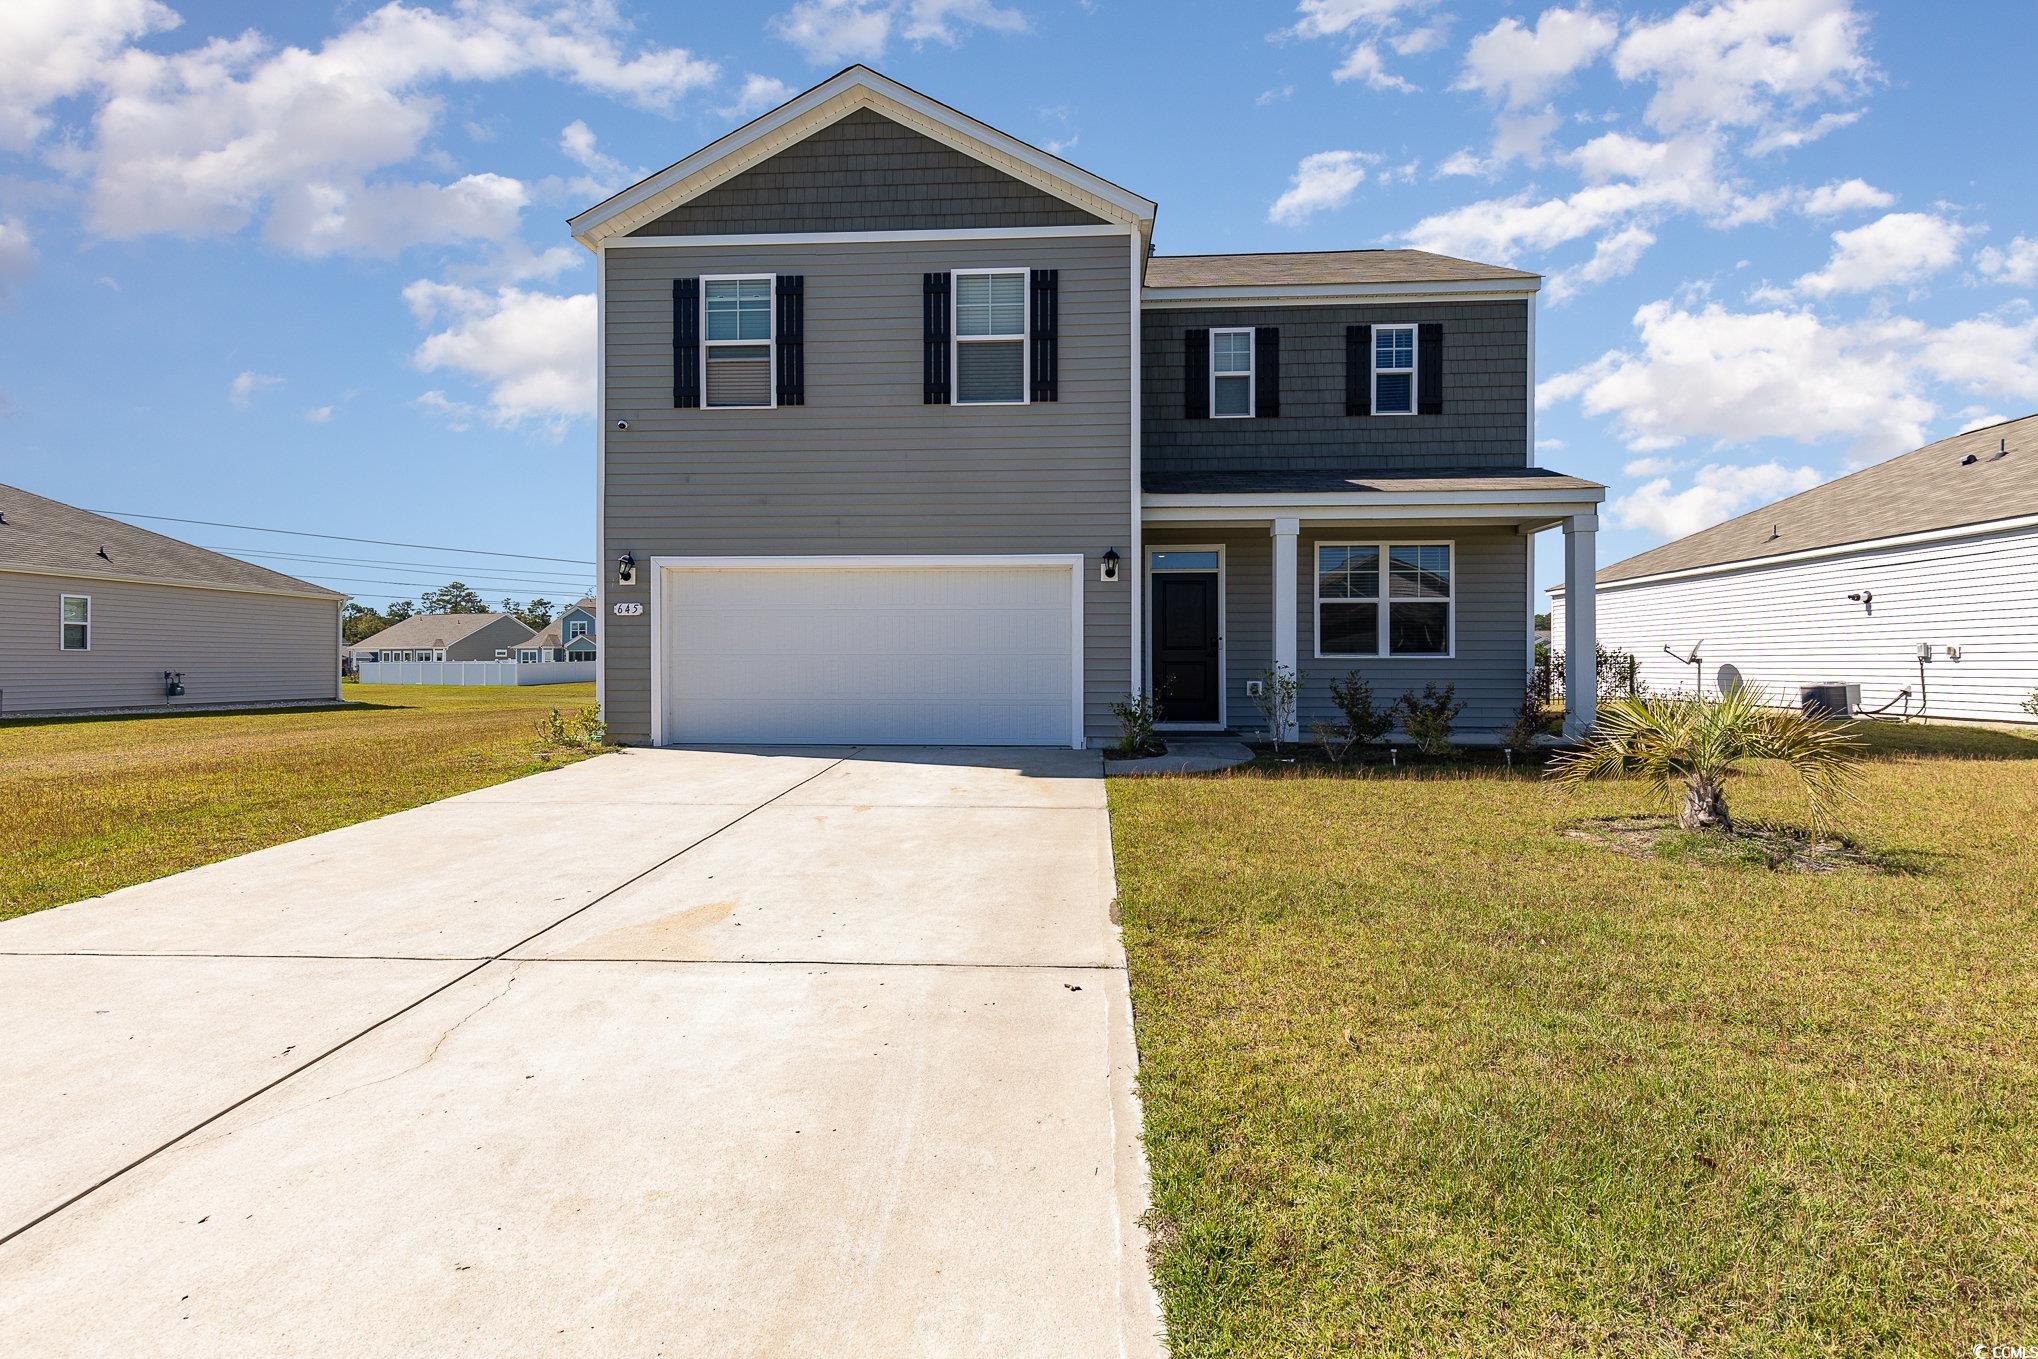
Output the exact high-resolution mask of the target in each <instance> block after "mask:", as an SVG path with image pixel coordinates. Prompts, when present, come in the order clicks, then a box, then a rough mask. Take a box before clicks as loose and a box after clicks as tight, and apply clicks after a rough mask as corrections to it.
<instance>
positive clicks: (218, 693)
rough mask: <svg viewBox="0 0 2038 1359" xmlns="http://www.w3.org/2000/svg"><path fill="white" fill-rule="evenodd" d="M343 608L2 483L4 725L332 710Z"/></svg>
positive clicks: (316, 591)
mask: <svg viewBox="0 0 2038 1359" xmlns="http://www.w3.org/2000/svg"><path fill="white" fill-rule="evenodd" d="M345 600H346V596H345V595H342V594H339V593H337V592H335V591H332V590H327V589H323V588H321V587H320V586H317V585H312V584H309V583H307V582H305V581H301V580H297V579H295V578H294V577H291V576H286V575H284V574H282V573H281V572H278V571H271V570H269V569H268V568H267V567H263V566H255V565H253V564H252V563H249V562H244V561H241V560H239V559H238V558H234V557H228V556H224V555H222V554H221V553H218V552H210V551H207V550H206V549H205V548H202V547H193V546H192V545H191V544H190V543H184V542H179V541H178V540H177V539H175V538H166V537H164V536H163V535H162V534H160V533H151V532H149V531H148V530H147V529H140V528H136V527H134V525H132V524H124V523H121V522H120V521H119V520H117V519H107V518H105V517H103V516H101V515H97V514H93V513H91V512H90V511H88V510H81V509H77V508H75V507H73V506H70V505H65V504H62V503H61V502H59V501H55V500H49V499H46V498H45V497H43V496H39V495H32V494H30V493H29V492H27V491H24V490H20V489H18V488H16V487H12V486H0V716H14V715H16V714H21V713H33V712H51V711H71V710H78V709H87V710H89V709H97V708H163V709H177V708H205V707H211V706H216V705H221V704H239V703H250V704H258V703H278V704H282V703H304V702H331V701H333V700H335V699H337V698H338V697H339V683H340V605H341V604H342V603H344V602H345ZM180 686H181V689H182V692H181V693H179V692H175V691H176V690H177V689H178V688H179V687H180Z"/></svg>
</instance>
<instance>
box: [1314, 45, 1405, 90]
mask: <svg viewBox="0 0 2038 1359" xmlns="http://www.w3.org/2000/svg"><path fill="white" fill-rule="evenodd" d="M1330 78H1331V79H1332V80H1335V81H1338V82H1340V83H1342V82H1344V81H1347V80H1363V81H1364V82H1365V83H1366V87H1367V88H1368V89H1374V90H1393V91H1395V92H1396V93H1399V94H1413V93H1415V89H1416V87H1415V86H1414V85H1411V84H1410V83H1409V82H1407V81H1406V80H1403V79H1402V78H1401V77H1400V76H1398V75H1395V74H1394V73H1393V72H1392V71H1389V70H1388V69H1387V64H1386V61H1385V60H1384V59H1383V58H1382V57H1381V56H1380V48H1379V45H1378V44H1376V43H1370V42H1362V43H1360V44H1359V45H1358V46H1357V47H1354V48H1353V49H1352V50H1351V52H1350V53H1349V54H1347V55H1346V57H1345V59H1344V63H1343V64H1342V65H1340V66H1339V67H1338V68H1337V69H1336V70H1335V71H1333V72H1331V76H1330Z"/></svg>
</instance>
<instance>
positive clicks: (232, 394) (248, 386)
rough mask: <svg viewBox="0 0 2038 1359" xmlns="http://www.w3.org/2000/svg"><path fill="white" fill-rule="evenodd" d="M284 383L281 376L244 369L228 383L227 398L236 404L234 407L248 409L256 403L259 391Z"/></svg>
mask: <svg viewBox="0 0 2038 1359" xmlns="http://www.w3.org/2000/svg"><path fill="white" fill-rule="evenodd" d="M282 383H283V379H282V378H280V377H272V376H270V375H269V374H267V373H257V372H254V371H253V370H251V369H243V370H242V371H241V372H240V373H239V374H237V375H236V376H235V377H234V380H233V381H232V382H229V383H228V384H227V385H226V399H227V400H228V401H231V402H232V403H233V404H234V409H236V410H246V409H247V408H248V407H249V406H252V405H253V404H254V402H255V397H256V395H257V394H258V393H260V392H262V391H264V390H266V389H268V388H270V387H278V386H281V385H282Z"/></svg>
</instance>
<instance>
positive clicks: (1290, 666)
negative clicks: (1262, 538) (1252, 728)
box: [1270, 519, 1302, 741]
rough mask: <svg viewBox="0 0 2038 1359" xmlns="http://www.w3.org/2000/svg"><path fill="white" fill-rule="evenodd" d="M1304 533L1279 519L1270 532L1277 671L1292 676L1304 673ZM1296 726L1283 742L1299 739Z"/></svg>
mask: <svg viewBox="0 0 2038 1359" xmlns="http://www.w3.org/2000/svg"><path fill="white" fill-rule="evenodd" d="M1301 531H1302V521H1301V520H1299V519H1276V520H1275V521H1274V523H1273V527H1272V529H1271V530H1270V532H1271V533H1272V534H1273V538H1274V669H1275V670H1277V671H1280V670H1283V669H1285V671H1286V673H1288V674H1289V675H1296V674H1299V673H1301V672H1300V669H1299V666H1298V663H1297V661H1296V656H1295V611H1296V603H1295V540H1296V537H1297V535H1298V534H1299V533H1300V532H1301ZM1296 725H1297V724H1296V723H1295V722H1293V721H1290V722H1289V723H1288V730H1286V731H1284V732H1282V733H1281V739H1282V740H1285V741H1292V740H1294V739H1296V730H1295V728H1296Z"/></svg>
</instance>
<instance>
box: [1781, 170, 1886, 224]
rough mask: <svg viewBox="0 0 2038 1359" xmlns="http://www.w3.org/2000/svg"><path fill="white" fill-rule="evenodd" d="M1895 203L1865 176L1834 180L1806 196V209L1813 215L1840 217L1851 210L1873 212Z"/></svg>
mask: <svg viewBox="0 0 2038 1359" xmlns="http://www.w3.org/2000/svg"><path fill="white" fill-rule="evenodd" d="M1894 202H1896V195H1895V194H1892V193H1885V192H1883V191H1882V190H1881V189H1878V188H1876V187H1875V186H1874V185H1873V184H1870V183H1869V182H1868V181H1867V180H1865V179H1847V180H1835V181H1833V182H1832V183H1831V184H1821V185H1820V186H1819V187H1818V188H1816V189H1813V190H1812V191H1811V192H1810V193H1808V194H1806V195H1805V199H1804V210H1805V211H1806V212H1807V213H1809V214H1810V215H1812V216H1813V217H1838V216H1839V215H1841V214H1842V213H1848V212H1873V211H1876V210H1878V209H1881V208H1886V207H1888V206H1889V205H1890V204H1892V203H1894Z"/></svg>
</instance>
